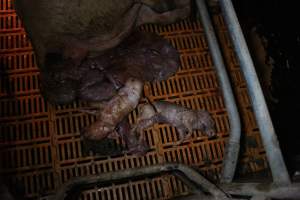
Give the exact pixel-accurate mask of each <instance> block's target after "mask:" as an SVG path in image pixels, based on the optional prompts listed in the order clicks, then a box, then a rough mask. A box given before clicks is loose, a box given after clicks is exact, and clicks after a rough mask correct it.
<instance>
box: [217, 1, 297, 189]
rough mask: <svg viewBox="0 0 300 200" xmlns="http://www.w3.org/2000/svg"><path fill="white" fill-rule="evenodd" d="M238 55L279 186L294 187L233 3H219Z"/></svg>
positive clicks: (273, 173)
mask: <svg viewBox="0 0 300 200" xmlns="http://www.w3.org/2000/svg"><path fill="white" fill-rule="evenodd" d="M219 2H220V5H221V9H222V12H223V15H224V18H225V22H226V24H227V27H228V29H229V33H230V36H231V39H232V42H233V46H234V49H235V52H236V54H237V57H238V60H239V62H240V65H241V69H242V71H243V74H244V77H245V79H246V83H247V87H248V91H249V95H250V98H251V101H252V106H253V110H254V114H255V117H256V121H257V124H258V127H259V130H260V133H261V136H262V141H263V145H264V148H265V150H266V153H267V158H268V161H269V165H270V168H271V172H272V176H273V181H274V182H275V183H277V184H289V183H291V181H290V177H289V174H288V172H287V169H286V166H285V163H284V160H283V156H282V153H281V150H280V147H279V143H278V140H277V137H276V134H275V130H274V127H273V124H272V121H271V118H270V114H269V111H268V108H267V105H266V102H265V99H264V96H263V93H262V89H261V86H260V84H259V81H258V78H257V74H256V72H255V68H254V65H253V61H252V59H251V57H250V54H249V50H248V47H247V44H246V41H245V38H244V36H243V33H242V30H241V27H240V25H239V22H238V19H237V16H236V13H235V10H234V8H233V5H232V2H231V1H230V0H219Z"/></svg>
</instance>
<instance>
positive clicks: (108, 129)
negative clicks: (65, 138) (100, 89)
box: [83, 78, 143, 140]
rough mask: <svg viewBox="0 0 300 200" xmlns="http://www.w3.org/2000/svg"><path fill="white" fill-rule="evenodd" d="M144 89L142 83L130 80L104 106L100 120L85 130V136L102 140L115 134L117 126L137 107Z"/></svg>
mask: <svg viewBox="0 0 300 200" xmlns="http://www.w3.org/2000/svg"><path fill="white" fill-rule="evenodd" d="M142 89H143V83H142V82H141V81H139V80H137V79H133V78H129V79H128V80H127V81H126V83H125V86H124V87H122V88H121V89H120V90H118V93H117V94H116V95H115V96H113V97H112V98H111V99H110V100H109V101H108V102H107V103H106V104H105V105H104V106H103V109H102V110H101V111H100V113H99V116H98V119H97V120H96V121H95V122H94V123H93V124H91V125H90V126H89V127H87V128H85V130H84V132H83V136H84V137H85V138H87V139H90V140H102V139H104V138H106V137H108V136H109V134H112V133H114V131H115V128H116V126H117V125H118V124H119V123H120V122H121V121H122V120H123V119H124V117H126V116H127V115H128V114H129V113H130V112H131V111H132V110H133V109H134V108H135V107H136V106H137V104H138V102H139V99H140V97H141V94H142Z"/></svg>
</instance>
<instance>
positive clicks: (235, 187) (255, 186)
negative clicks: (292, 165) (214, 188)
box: [219, 183, 300, 199]
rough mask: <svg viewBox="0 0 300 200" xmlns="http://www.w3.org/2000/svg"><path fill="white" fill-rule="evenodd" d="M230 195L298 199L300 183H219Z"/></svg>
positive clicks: (299, 197) (299, 196)
mask: <svg viewBox="0 0 300 200" xmlns="http://www.w3.org/2000/svg"><path fill="white" fill-rule="evenodd" d="M219 187H220V188H222V189H223V190H224V191H226V192H227V193H229V194H231V195H244V196H265V197H269V198H274V199H300V183H293V184H288V185H284V186H281V187H279V186H278V185H277V184H275V183H227V184H221V185H219Z"/></svg>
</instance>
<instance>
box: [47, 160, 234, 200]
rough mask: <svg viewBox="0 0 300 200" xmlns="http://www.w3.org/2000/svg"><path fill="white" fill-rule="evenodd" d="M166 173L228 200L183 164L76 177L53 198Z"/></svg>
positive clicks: (54, 199)
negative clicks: (84, 189)
mask: <svg viewBox="0 0 300 200" xmlns="http://www.w3.org/2000/svg"><path fill="white" fill-rule="evenodd" d="M164 172H181V173H182V174H181V173H174V175H175V176H178V177H179V178H181V177H182V176H183V175H184V179H185V178H187V179H188V180H189V181H191V182H192V183H193V184H195V185H196V186H197V188H200V186H201V188H203V189H205V190H206V192H209V193H210V194H211V195H212V197H213V198H214V199H225V200H226V199H228V197H227V196H226V194H225V193H224V192H223V191H222V190H220V189H219V188H218V187H217V186H216V185H214V184H213V183H211V182H209V181H208V180H206V179H205V178H204V177H203V176H202V175H200V174H199V173H198V172H197V171H196V170H194V169H192V168H190V167H188V166H186V165H183V164H165V165H154V166H148V167H144V168H137V169H127V170H123V171H116V172H106V173H101V174H98V175H93V176H86V177H76V178H73V179H71V180H69V181H68V182H67V183H65V184H64V185H63V186H62V187H60V188H59V189H58V191H57V193H56V194H55V195H54V196H53V197H52V199H53V200H63V199H65V197H66V196H67V195H68V194H70V193H74V191H77V190H78V188H80V187H82V186H88V185H95V184H99V183H108V182H109V183H110V182H114V181H117V180H123V179H129V178H137V177H145V176H150V175H155V174H159V173H164ZM199 190H200V189H199ZM77 192H78V191H77ZM212 197H211V196H208V198H207V199H212Z"/></svg>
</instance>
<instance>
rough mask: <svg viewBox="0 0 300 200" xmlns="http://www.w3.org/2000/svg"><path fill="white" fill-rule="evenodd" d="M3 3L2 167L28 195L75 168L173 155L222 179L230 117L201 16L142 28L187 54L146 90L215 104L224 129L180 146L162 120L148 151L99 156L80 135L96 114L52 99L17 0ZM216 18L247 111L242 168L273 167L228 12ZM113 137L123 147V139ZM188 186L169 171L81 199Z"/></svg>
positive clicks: (150, 133)
mask: <svg viewBox="0 0 300 200" xmlns="http://www.w3.org/2000/svg"><path fill="white" fill-rule="evenodd" d="M0 5H1V6H0V19H1V20H0V28H1V31H0V64H1V71H0V72H1V79H0V145H1V147H0V170H1V171H0V173H1V175H5V176H8V177H10V178H11V179H16V180H18V181H19V182H20V183H21V184H22V185H24V187H25V192H26V196H27V197H29V198H33V199H35V198H37V197H39V196H40V195H42V194H47V193H50V192H53V191H54V190H55V189H57V188H59V187H60V186H61V185H62V184H63V183H64V182H66V181H67V180H69V179H70V178H72V177H75V176H85V175H90V174H96V173H105V172H109V171H116V170H126V169H128V168H135V167H141V166H149V165H154V164H157V163H166V162H180V163H185V164H188V165H190V166H194V167H197V168H199V169H200V171H202V172H203V174H205V175H206V177H208V178H210V179H218V177H219V173H220V171H221V167H222V159H223V154H224V146H225V144H226V140H227V138H228V132H229V122H228V116H227V112H226V108H225V105H224V101H223V97H222V91H220V87H219V85H218V81H217V77H216V72H215V71H214V68H213V62H212V59H211V55H210V53H209V50H208V46H207V42H206V39H205V35H204V32H203V30H202V27H201V24H200V22H199V21H192V20H185V21H182V22H178V23H176V24H172V25H167V26H158V25H147V26H143V27H142V28H141V29H142V30H144V31H150V32H155V33H157V34H159V35H161V36H163V37H164V38H166V39H167V40H169V41H170V43H171V44H172V45H173V46H174V47H176V48H177V49H178V51H179V52H180V54H181V57H180V58H181V67H180V70H179V71H178V72H177V73H176V75H174V76H173V77H171V78H169V79H168V80H167V81H162V82H157V83H151V84H150V83H147V84H146V85H145V89H144V94H146V95H147V96H148V97H149V98H150V100H152V101H156V100H166V101H170V102H176V103H179V104H181V105H184V106H186V107H189V108H193V109H207V110H208V111H210V112H211V113H212V115H213V118H214V120H215V121H216V129H217V137H216V138H213V139H208V138H207V137H206V136H205V135H203V134H202V133H201V132H198V131H195V132H194V133H193V136H192V139H191V140H189V141H188V142H186V143H184V144H183V145H181V146H178V147H174V146H172V144H173V143H174V142H175V141H177V140H178V138H177V135H176V130H175V129H174V128H173V127H170V126H168V125H164V124H161V125H155V126H154V127H153V128H150V129H148V130H147V131H146V133H145V134H146V139H147V142H148V144H149V146H150V151H149V152H148V153H147V154H146V155H145V156H142V157H136V156H132V155H123V154H119V155H114V156H98V155H93V154H85V153H84V149H83V146H82V142H81V140H80V134H79V133H80V130H81V129H82V128H83V127H85V126H87V125H89V124H91V123H92V122H93V121H94V120H95V118H94V117H92V116H89V115H87V114H83V113H81V112H79V111H78V108H83V107H86V106H87V104H86V103H83V102H74V103H73V104H72V105H67V106H62V107H61V106H53V105H50V104H48V103H47V102H45V101H44V99H43V97H42V96H41V94H40V92H39V70H38V68H37V66H36V62H35V59H34V54H33V52H32V47H31V45H30V42H29V41H28V38H27V37H26V34H25V32H24V29H23V28H22V25H21V22H20V20H19V19H18V17H17V16H16V14H15V11H14V10H13V8H12V5H11V0H0ZM214 23H215V24H216V27H217V32H218V36H219V38H220V41H221V45H222V50H223V52H224V56H225V60H226V63H227V66H228V71H229V72H230V77H231V79H232V83H233V87H234V91H235V94H236V98H237V101H238V103H239V104H238V107H239V112H240V115H241V117H242V128H243V130H242V135H243V139H242V144H241V146H242V149H241V150H242V155H241V158H240V160H241V161H240V165H239V169H238V173H240V174H245V173H251V172H256V171H260V170H265V169H267V163H266V158H265V152H264V149H263V147H262V143H261V140H260V136H259V131H258V128H257V125H256V122H255V118H254V116H253V113H252V111H251V105H250V100H249V97H248V94H247V89H246V86H245V81H244V79H243V77H242V74H241V72H240V68H239V65H238V63H237V61H236V59H235V55H234V52H233V50H232V48H231V43H230V40H229V38H228V35H227V31H226V27H225V25H224V22H223V20H222V17H221V16H220V15H215V16H214ZM137 112H138V111H137V110H134V111H133V112H132V113H131V114H130V116H129V120H130V122H131V123H134V121H135V120H136V116H137ZM110 145H111V146H110V147H111V148H118V141H116V142H114V143H111V144H110ZM187 193H188V188H187V187H186V186H185V185H184V184H183V183H182V182H181V181H179V180H177V179H176V178H175V177H173V176H171V175H165V176H158V177H153V178H151V179H149V178H148V179H141V180H131V181H129V182H122V183H117V184H110V185H105V186H103V187H101V188H91V189H89V190H86V191H84V192H83V193H82V195H81V199H168V198H172V197H174V196H178V195H182V194H187Z"/></svg>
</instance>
